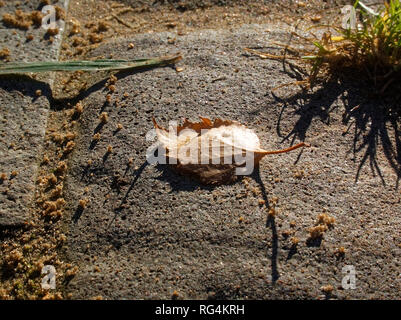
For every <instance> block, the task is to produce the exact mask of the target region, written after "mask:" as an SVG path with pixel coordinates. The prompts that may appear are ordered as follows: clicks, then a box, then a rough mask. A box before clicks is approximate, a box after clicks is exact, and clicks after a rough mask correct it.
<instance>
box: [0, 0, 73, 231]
mask: <svg viewBox="0 0 401 320" xmlns="http://www.w3.org/2000/svg"><path fill="white" fill-rule="evenodd" d="M60 3H63V2H54V4H60ZM66 4H67V2H66ZM40 8H41V6H40V1H39V0H37V1H26V2H21V1H7V2H6V3H5V6H3V7H1V8H0V16H3V14H5V13H14V12H15V10H16V9H20V10H22V11H24V12H31V11H33V10H37V9H40ZM60 26H61V25H60ZM45 32H46V30H44V29H42V28H40V27H38V28H34V27H30V28H29V30H19V29H16V28H10V27H7V26H6V25H4V24H3V23H0V48H2V47H7V48H9V50H10V57H9V60H10V61H48V60H57V59H58V54H59V48H60V45H61V38H62V32H63V28H60V33H59V34H58V35H56V36H55V40H54V42H53V43H50V42H49V41H48V40H46V39H45V37H44V35H45ZM28 34H30V35H33V39H32V40H31V41H28V40H27V35H28ZM53 78H54V77H53V75H51V74H47V75H42V76H40V77H37V79H42V80H45V82H47V83H48V84H49V85H47V84H46V83H45V82H40V81H36V80H33V79H30V78H28V77H1V78H0V117H1V121H2V122H1V125H0V135H1V144H0V156H1V157H0V172H1V173H4V174H5V176H6V177H7V180H4V181H2V183H1V186H0V188H1V193H0V226H2V227H6V226H17V225H21V224H23V223H24V222H26V221H28V220H29V217H30V214H31V209H32V207H33V205H34V204H33V196H34V190H35V179H36V173H37V167H38V164H39V161H40V160H41V159H42V158H43V146H42V143H43V137H44V134H45V129H46V125H47V115H48V111H49V108H50V103H49V98H50V97H51V96H52V94H51V91H50V87H49V86H50V85H51V84H52V79H53ZM14 171H15V172H16V173H18V174H17V175H16V176H15V177H11V174H12V172H14Z"/></svg>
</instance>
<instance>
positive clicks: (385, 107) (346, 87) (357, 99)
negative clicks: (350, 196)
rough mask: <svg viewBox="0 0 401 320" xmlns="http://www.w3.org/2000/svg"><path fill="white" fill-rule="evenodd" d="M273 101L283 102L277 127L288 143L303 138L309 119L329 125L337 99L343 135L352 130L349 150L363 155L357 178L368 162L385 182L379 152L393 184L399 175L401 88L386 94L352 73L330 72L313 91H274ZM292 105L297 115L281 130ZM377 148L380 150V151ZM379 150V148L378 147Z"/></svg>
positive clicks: (310, 121)
mask: <svg viewBox="0 0 401 320" xmlns="http://www.w3.org/2000/svg"><path fill="white" fill-rule="evenodd" d="M273 97H274V98H275V100H276V101H278V102H280V103H282V109H281V111H280V115H279V119H278V121H277V125H276V131H277V134H278V136H279V137H281V138H282V142H284V141H290V142H291V144H293V143H294V142H295V140H297V139H299V140H301V141H304V140H305V139H306V135H307V132H308V130H309V129H310V127H311V124H312V122H313V121H314V120H315V119H319V120H320V121H321V122H322V123H324V124H326V125H330V122H331V114H332V113H333V112H334V111H335V109H337V108H338V105H339V103H338V102H339V101H341V103H340V104H341V105H342V106H343V107H344V110H343V114H342V123H343V124H344V125H345V126H347V130H345V131H344V133H343V136H345V135H349V134H352V135H353V137H352V138H353V143H352V145H351V146H350V149H349V152H351V153H353V155H354V157H356V156H357V155H362V156H361V160H360V162H359V164H358V169H357V172H356V174H355V182H357V181H358V179H359V176H360V173H361V170H362V168H363V167H364V166H365V165H369V167H370V169H371V172H372V174H373V175H374V176H376V175H378V176H379V177H380V179H381V181H382V183H383V185H386V182H385V180H384V177H383V175H382V171H381V169H380V166H379V164H378V161H377V156H378V152H383V154H384V156H385V158H386V159H387V161H388V163H389V164H390V166H391V168H392V169H393V171H394V173H395V174H396V176H397V179H396V188H398V184H399V180H400V177H401V136H400V134H401V133H400V129H399V127H400V125H401V122H400V119H401V117H400V115H401V104H400V103H401V90H400V88H399V87H398V88H395V87H394V88H393V89H392V91H389V92H387V93H386V95H385V96H383V95H379V94H377V93H375V91H374V90H372V86H371V84H370V83H368V82H363V81H361V80H359V81H358V80H357V79H355V78H352V77H348V78H344V77H338V76H333V77H332V78H330V79H328V80H327V81H325V82H324V83H321V84H320V85H319V87H318V88H316V89H314V90H313V91H312V92H305V91H303V92H299V93H296V94H295V95H293V96H291V97H288V98H280V97H278V96H277V95H275V94H273ZM290 105H291V106H295V111H294V112H293V114H292V116H297V117H298V119H297V121H296V122H295V124H294V125H293V128H292V129H291V131H290V132H289V133H287V134H283V133H282V122H283V121H284V120H283V114H284V112H285V111H286V108H287V107H288V106H290ZM379 150H380V151H379ZM381 150H382V151H381Z"/></svg>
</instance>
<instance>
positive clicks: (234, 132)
mask: <svg viewBox="0 0 401 320" xmlns="http://www.w3.org/2000/svg"><path fill="white" fill-rule="evenodd" d="M200 119H201V121H200V122H190V121H188V120H187V119H185V120H184V123H183V125H181V126H175V127H170V128H169V130H167V129H165V128H162V127H160V126H159V125H158V124H157V123H156V121H155V119H153V123H154V126H155V128H156V134H157V137H158V140H159V142H160V144H161V146H162V148H164V149H165V150H166V153H165V155H166V163H168V164H170V165H172V166H173V167H174V168H175V169H176V170H177V171H178V172H179V173H183V174H187V175H190V176H192V177H196V178H197V179H199V180H200V181H201V182H202V183H205V184H223V183H230V182H233V181H235V180H236V178H237V176H238V175H247V174H251V173H252V171H253V169H254V167H255V166H256V165H258V163H259V161H260V160H261V159H262V158H263V157H264V156H266V155H270V154H279V153H285V152H289V151H292V150H295V149H298V148H300V147H304V146H308V145H307V144H306V143H304V142H302V143H299V144H297V145H295V146H292V147H290V148H287V149H283V150H276V151H267V150H264V149H262V148H261V146H260V140H259V138H258V136H257V135H256V133H255V132H254V131H253V130H251V129H249V128H247V127H246V126H244V125H242V124H240V123H239V122H236V121H231V120H222V119H216V120H214V121H212V120H210V119H208V118H202V117H200Z"/></svg>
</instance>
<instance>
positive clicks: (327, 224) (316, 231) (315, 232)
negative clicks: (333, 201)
mask: <svg viewBox="0 0 401 320" xmlns="http://www.w3.org/2000/svg"><path fill="white" fill-rule="evenodd" d="M335 221H336V220H335V218H333V217H331V216H329V215H328V214H326V213H321V214H319V215H318V216H317V221H316V225H315V226H313V227H311V228H309V229H308V231H309V240H316V239H321V238H323V235H324V233H325V232H326V231H327V230H328V229H329V228H332V227H333V225H334V223H335Z"/></svg>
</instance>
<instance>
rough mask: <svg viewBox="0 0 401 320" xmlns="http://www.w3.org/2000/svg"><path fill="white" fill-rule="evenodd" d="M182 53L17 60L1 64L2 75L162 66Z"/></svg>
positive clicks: (175, 60) (0, 71) (174, 61)
mask: <svg viewBox="0 0 401 320" xmlns="http://www.w3.org/2000/svg"><path fill="white" fill-rule="evenodd" d="M180 59H181V56H180V55H176V56H167V57H159V58H151V59H136V60H94V61H84V60H83V61H54V62H52V61H49V62H15V63H6V64H2V65H0V75H6V74H18V73H30V72H32V73H37V72H49V71H99V70H125V69H136V68H144V67H160V66H166V65H169V64H174V63H176V62H177V61H179V60H180Z"/></svg>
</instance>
